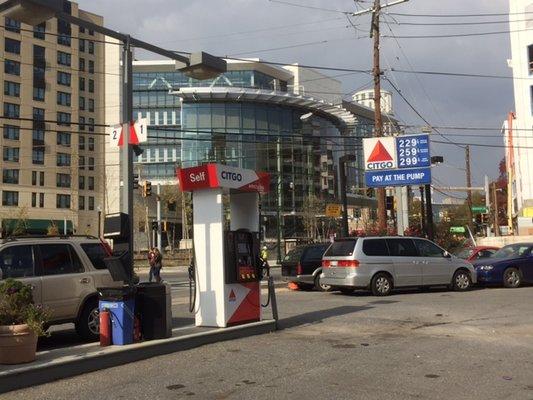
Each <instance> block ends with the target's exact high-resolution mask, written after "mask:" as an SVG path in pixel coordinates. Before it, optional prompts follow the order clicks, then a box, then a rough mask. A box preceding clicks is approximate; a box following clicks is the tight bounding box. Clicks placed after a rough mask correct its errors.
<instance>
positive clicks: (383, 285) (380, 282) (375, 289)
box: [370, 272, 392, 296]
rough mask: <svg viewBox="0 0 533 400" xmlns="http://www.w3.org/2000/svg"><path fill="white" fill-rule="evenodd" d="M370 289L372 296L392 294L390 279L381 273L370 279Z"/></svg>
mask: <svg viewBox="0 0 533 400" xmlns="http://www.w3.org/2000/svg"><path fill="white" fill-rule="evenodd" d="M370 288H371V289H372V294H373V295H374V296H388V295H389V294H390V293H391V292H392V278H391V277H390V275H387V274H384V273H382V272H381V273H379V274H376V275H374V277H373V278H372V283H371V285H370Z"/></svg>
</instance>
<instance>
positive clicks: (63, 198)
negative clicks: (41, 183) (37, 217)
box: [56, 194, 70, 208]
mask: <svg viewBox="0 0 533 400" xmlns="http://www.w3.org/2000/svg"><path fill="white" fill-rule="evenodd" d="M56 207H57V208H70V195H68V194H58V195H57V197H56Z"/></svg>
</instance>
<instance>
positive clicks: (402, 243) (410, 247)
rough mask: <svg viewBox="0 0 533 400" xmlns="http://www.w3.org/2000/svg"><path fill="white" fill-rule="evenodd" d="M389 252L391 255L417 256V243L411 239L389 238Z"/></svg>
mask: <svg viewBox="0 0 533 400" xmlns="http://www.w3.org/2000/svg"><path fill="white" fill-rule="evenodd" d="M387 245H388V246H389V252H390V255H391V256H395V257H416V256H418V253H417V252H416V247H415V244H414V243H413V241H412V240H411V239H387Z"/></svg>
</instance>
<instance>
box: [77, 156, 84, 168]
mask: <svg viewBox="0 0 533 400" xmlns="http://www.w3.org/2000/svg"><path fill="white" fill-rule="evenodd" d="M78 166H79V168H80V169H85V157H84V156H80V157H79V159H78Z"/></svg>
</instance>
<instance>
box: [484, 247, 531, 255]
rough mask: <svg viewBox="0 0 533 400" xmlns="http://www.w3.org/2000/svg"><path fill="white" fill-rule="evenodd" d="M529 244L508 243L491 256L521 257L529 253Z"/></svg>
mask: <svg viewBox="0 0 533 400" xmlns="http://www.w3.org/2000/svg"><path fill="white" fill-rule="evenodd" d="M530 247H531V245H529V244H526V245H524V244H510V245H507V246H504V247H502V248H501V249H500V250H498V251H497V252H496V253H494V255H493V257H495V258H512V257H522V256H527V255H529V254H530V251H529V249H530Z"/></svg>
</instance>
